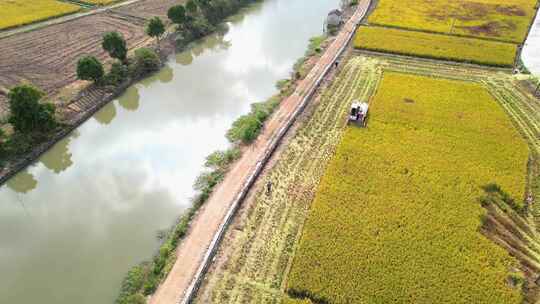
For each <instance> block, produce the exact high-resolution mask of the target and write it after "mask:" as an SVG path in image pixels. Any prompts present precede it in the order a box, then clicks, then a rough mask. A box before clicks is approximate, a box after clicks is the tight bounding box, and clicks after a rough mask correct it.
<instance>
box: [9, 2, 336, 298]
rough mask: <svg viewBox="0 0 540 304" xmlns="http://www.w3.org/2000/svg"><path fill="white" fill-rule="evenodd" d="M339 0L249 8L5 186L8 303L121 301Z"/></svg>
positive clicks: (141, 84) (133, 87)
mask: <svg viewBox="0 0 540 304" xmlns="http://www.w3.org/2000/svg"><path fill="white" fill-rule="evenodd" d="M339 2H340V1H338V0H316V1H313V0H312V1H308V0H266V1H264V2H263V3H260V4H257V5H255V6H252V7H250V8H249V9H246V10H245V11H244V12H243V13H241V14H239V15H237V16H235V17H233V18H231V19H230V24H229V25H230V28H229V30H228V31H227V32H226V33H222V34H216V35H213V36H211V37H208V38H206V39H204V40H203V41H201V42H199V43H197V44H196V45H194V46H193V47H192V48H190V49H189V50H187V51H185V52H183V53H180V54H177V55H175V56H172V57H171V58H170V60H169V62H168V65H167V66H166V67H165V68H164V69H163V70H162V71H161V72H160V73H158V74H157V75H155V76H154V77H151V78H149V79H146V80H144V81H142V82H140V83H138V84H136V85H134V86H132V87H131V88H129V90H128V91H127V92H126V93H125V94H124V95H123V96H121V97H120V98H119V99H118V100H115V101H114V102H111V103H110V104H109V105H107V106H106V107H104V108H103V109H102V110H101V111H100V112H98V113H97V114H96V115H95V116H94V117H93V118H91V119H90V120H89V121H88V122H86V123H85V124H84V125H82V126H81V127H80V128H79V129H78V130H77V131H76V132H74V133H73V134H72V135H71V136H69V137H68V138H66V139H65V140H63V141H61V142H59V143H58V144H57V145H56V146H55V147H54V148H53V149H52V150H50V151H49V152H48V153H46V154H45V155H44V156H43V157H41V158H40V159H39V161H37V162H36V163H35V164H34V165H32V166H31V167H29V168H28V169H27V170H24V171H23V172H21V173H20V174H18V175H17V176H15V177H14V178H12V179H11V180H10V181H8V183H7V184H6V185H5V186H3V187H2V188H0V303H17V304H30V303H31V304H35V303H42V304H64V303H65V304H68V303H69V304H73V303H78V304H90V303H92V304H96V303H98V304H106V303H112V302H113V300H114V298H115V297H116V295H117V292H118V290H119V286H120V283H121V280H122V278H123V276H124V274H125V273H126V272H127V271H128V270H129V269H130V267H131V266H133V265H135V264H137V263H138V262H140V261H142V260H145V259H149V258H150V257H151V256H152V254H153V253H154V251H155V250H156V249H157V246H158V243H159V241H158V239H157V234H158V231H160V230H163V229H166V228H168V227H170V225H171V224H172V223H173V221H174V220H175V219H176V218H177V217H178V216H179V215H180V214H181V213H182V211H183V210H184V209H185V208H186V207H188V206H189V204H190V197H191V196H193V195H194V193H193V190H192V184H193V182H194V180H195V178H196V176H197V175H198V173H199V172H200V171H201V170H202V168H203V164H204V158H205V156H206V155H208V154H209V153H211V152H212V151H214V150H216V149H223V148H226V147H227V145H228V143H227V141H226V139H225V137H224V134H225V132H226V130H227V129H228V128H229V126H230V125H231V123H232V122H233V121H234V119H235V118H237V117H238V116H240V115H242V114H243V113H246V112H247V111H248V110H249V105H250V104H251V103H253V102H256V101H262V100H264V99H266V98H268V97H269V96H271V95H272V94H273V93H275V91H276V89H275V87H274V84H275V82H276V81H277V80H279V79H282V78H285V77H287V75H288V74H289V73H290V72H291V69H292V66H293V64H294V62H295V61H296V59H297V58H299V57H301V56H302V55H303V53H304V51H305V49H306V46H307V43H308V39H309V38H310V37H311V36H314V35H318V34H320V33H321V32H322V27H323V22H324V18H325V16H326V13H327V12H328V11H329V10H330V9H332V8H336V7H337V6H338V5H339Z"/></svg>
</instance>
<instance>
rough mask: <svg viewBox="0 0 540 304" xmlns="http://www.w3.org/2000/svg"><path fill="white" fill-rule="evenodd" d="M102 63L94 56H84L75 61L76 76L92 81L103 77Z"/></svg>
mask: <svg viewBox="0 0 540 304" xmlns="http://www.w3.org/2000/svg"><path fill="white" fill-rule="evenodd" d="M103 74H105V72H104V71H103V65H102V64H101V62H99V60H98V59H97V58H96V57H94V56H85V57H82V58H81V59H79V62H77V78H79V79H81V80H91V81H94V82H97V81H99V80H100V79H101V78H103Z"/></svg>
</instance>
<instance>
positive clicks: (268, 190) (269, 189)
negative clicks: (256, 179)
mask: <svg viewBox="0 0 540 304" xmlns="http://www.w3.org/2000/svg"><path fill="white" fill-rule="evenodd" d="M271 194H272V181H268V182H267V183H266V195H267V196H270V195H271Z"/></svg>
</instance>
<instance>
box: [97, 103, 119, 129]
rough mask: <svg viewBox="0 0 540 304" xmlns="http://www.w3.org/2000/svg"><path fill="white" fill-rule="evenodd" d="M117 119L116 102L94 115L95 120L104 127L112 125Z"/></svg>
mask: <svg viewBox="0 0 540 304" xmlns="http://www.w3.org/2000/svg"><path fill="white" fill-rule="evenodd" d="M115 117H116V106H115V105H114V102H109V103H108V104H107V105H106V106H104V107H103V108H101V110H99V111H98V112H97V113H96V114H94V119H95V120H96V121H98V122H99V123H100V124H102V125H108V124H110V123H111V122H112V121H113V120H114V118H115Z"/></svg>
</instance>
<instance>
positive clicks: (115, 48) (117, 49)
mask: <svg viewBox="0 0 540 304" xmlns="http://www.w3.org/2000/svg"><path fill="white" fill-rule="evenodd" d="M101 46H102V47H103V49H104V50H105V51H107V53H109V56H111V57H112V58H116V59H118V60H120V61H122V62H123V63H127V62H126V61H127V47H126V40H125V39H124V37H123V36H122V35H121V34H120V33H118V32H108V33H106V34H105V35H104V36H103V43H102V44H101Z"/></svg>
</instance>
